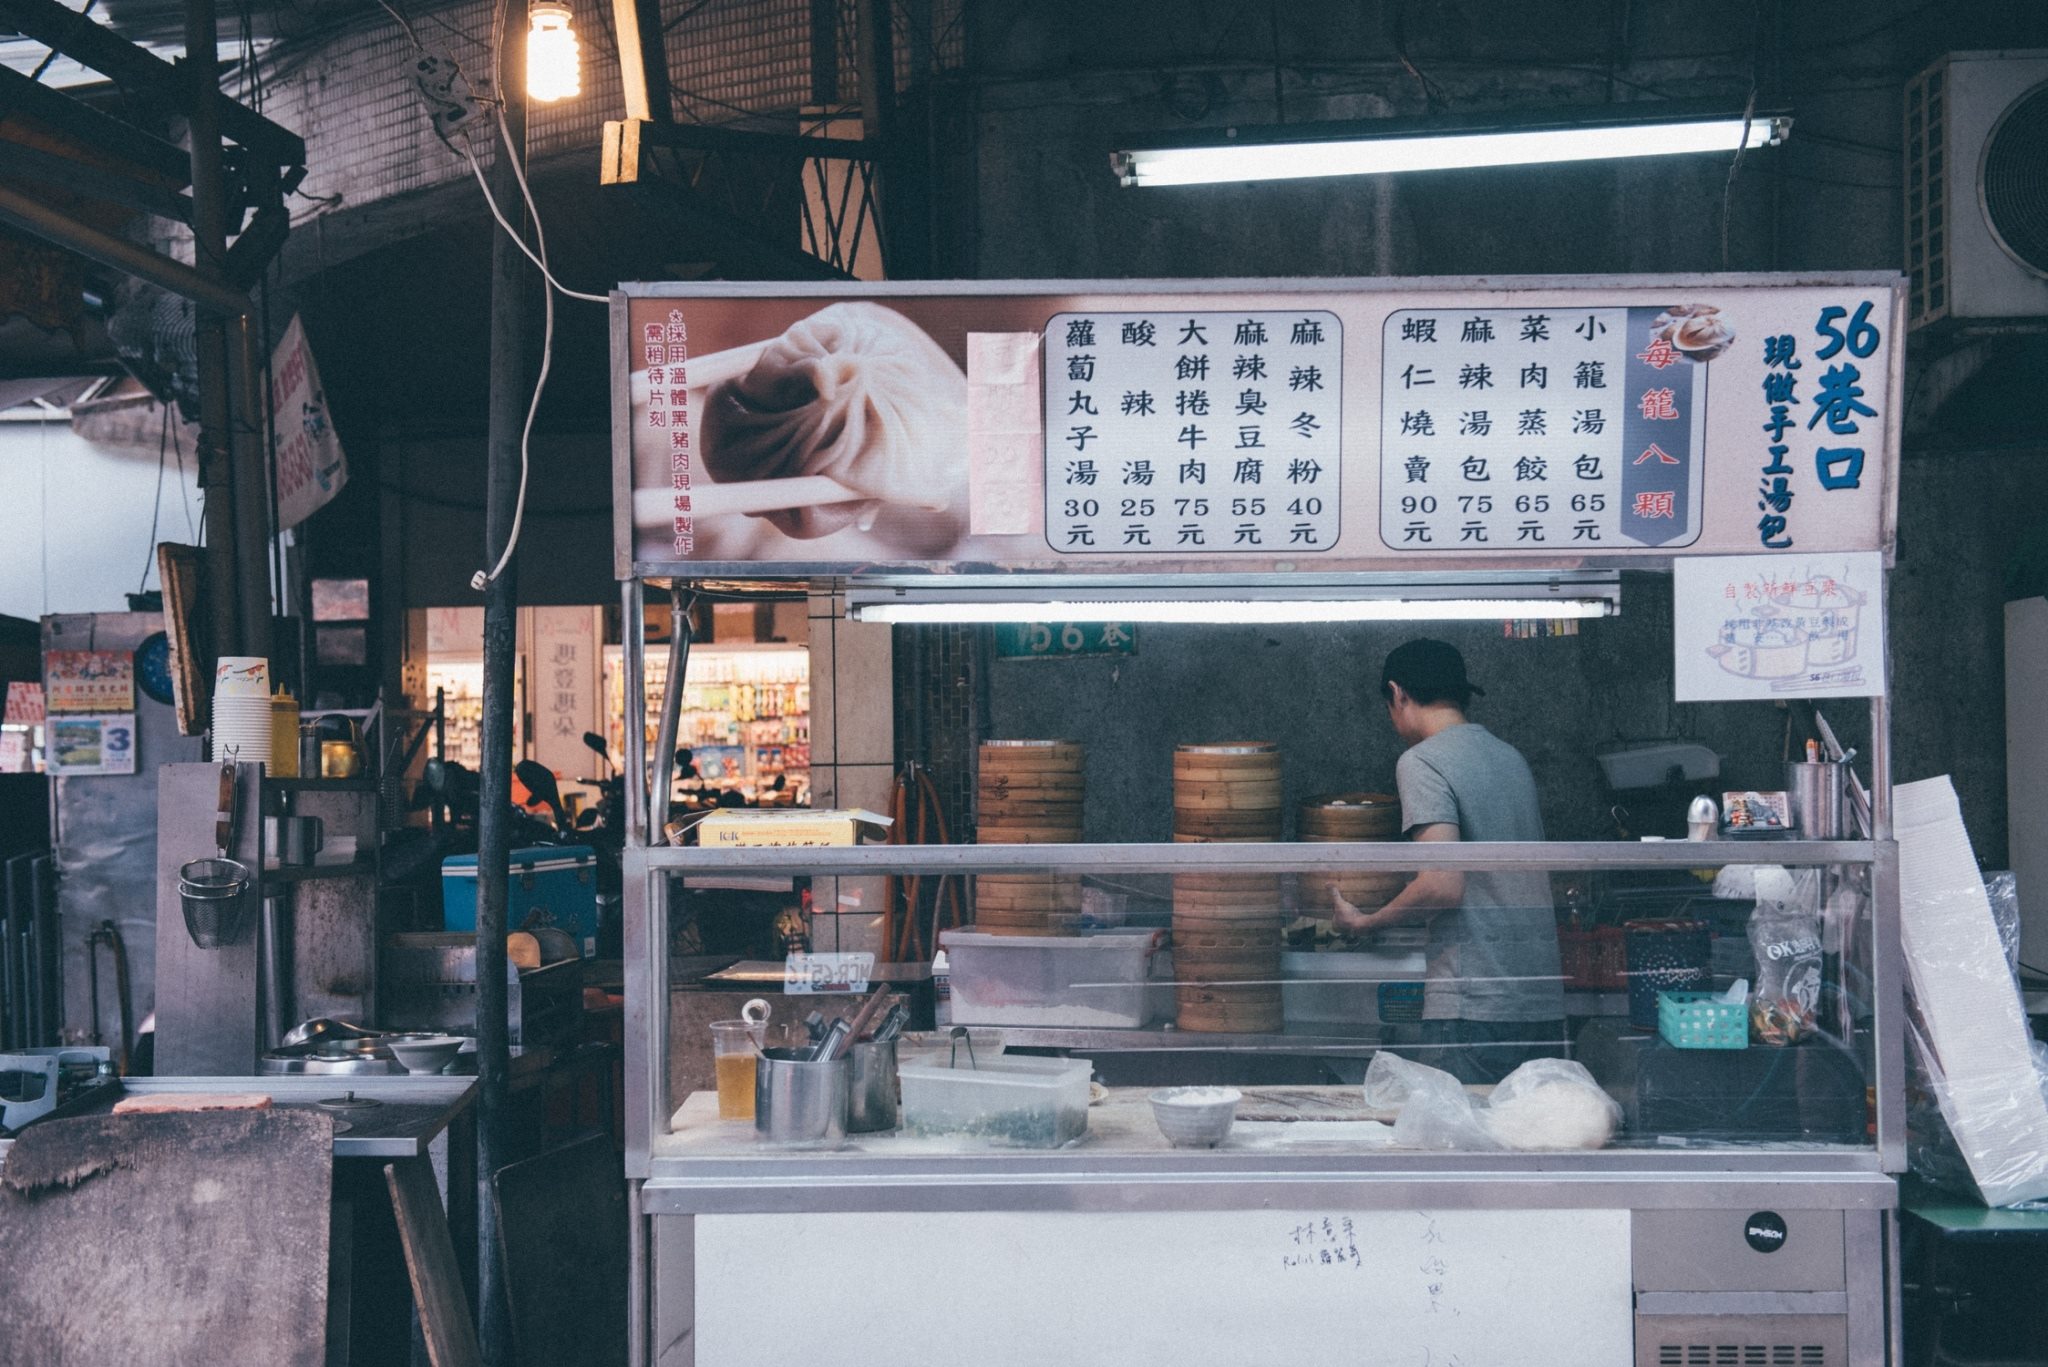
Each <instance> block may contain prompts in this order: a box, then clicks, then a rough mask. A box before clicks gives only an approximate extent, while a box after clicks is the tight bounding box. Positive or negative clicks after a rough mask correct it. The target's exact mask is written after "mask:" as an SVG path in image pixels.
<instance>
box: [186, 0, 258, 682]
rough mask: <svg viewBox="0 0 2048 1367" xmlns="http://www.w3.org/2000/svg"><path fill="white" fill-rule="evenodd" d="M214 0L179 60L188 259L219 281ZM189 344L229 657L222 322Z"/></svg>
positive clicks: (227, 422)
mask: <svg viewBox="0 0 2048 1367" xmlns="http://www.w3.org/2000/svg"><path fill="white" fill-rule="evenodd" d="M217 43H218V34H217V31H216V28H215V20H214V7H213V0H192V2H191V3H189V4H187V5H186V6H185V62H184V67H185V71H186V74H187V77H188V78H189V79H190V80H191V82H192V85H191V90H190V100H189V104H188V113H189V119H190V122H189V124H188V131H189V134H190V137H191V140H192V153H191V155H192V248H193V249H192V259H193V264H194V265H195V267H196V268H197V271H198V274H199V275H200V276H201V277H202V278H204V279H209V280H218V279H219V278H220V275H221V265H222V263H223V262H224V261H225V260H226V257H227V225H226V217H227V216H226V213H225V211H224V206H223V203H222V189H223V187H222V177H221V166H220V111H219V108H218V102H219V96H220V70H219V57H218V51H217V46H216V45H217ZM194 345H195V348H196V351H197V356H198V371H199V443H198V445H199V450H198V458H199V484H200V488H201V489H202V490H203V491H204V493H205V502H206V510H205V516H206V579H207V594H206V598H207V602H208V604H209V612H208V618H209V625H210V627H211V629H212V637H213V648H214V651H215V653H216V654H221V655H235V654H241V653H244V652H242V651H241V650H240V649H239V648H238V647H240V646H242V645H244V644H246V642H244V641H243V640H242V639H241V632H240V629H239V628H240V625H241V622H242V620H243V617H242V614H241V613H239V612H238V611H237V599H238V598H239V597H240V595H241V576H240V575H239V574H238V573H237V563H236V562H237V557H236V546H235V533H236V518H235V496H234V485H235V480H234V446H235V442H234V433H233V424H232V417H231V414H232V406H231V401H230V396H229V394H228V320H227V319H226V318H223V317H219V316H210V315H209V314H208V313H205V312H202V313H201V314H200V316H199V319H198V329H197V334H196V336H195V339H194Z"/></svg>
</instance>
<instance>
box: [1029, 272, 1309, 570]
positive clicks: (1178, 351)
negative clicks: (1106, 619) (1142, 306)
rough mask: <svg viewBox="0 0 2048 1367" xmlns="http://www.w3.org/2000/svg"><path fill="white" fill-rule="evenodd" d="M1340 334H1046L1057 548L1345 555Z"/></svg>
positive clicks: (1126, 322) (1110, 318) (1264, 320)
mask: <svg viewBox="0 0 2048 1367" xmlns="http://www.w3.org/2000/svg"><path fill="white" fill-rule="evenodd" d="M1343 340H1344V339H1343V325H1342V324H1341V323H1340V322H1339V321H1338V319H1337V316H1336V315H1335V314H1332V313H1327V312H1322V311H1319V310H1308V311H1300V312H1290V313H1272V312H1264V313H1221V312H1203V313H1186V312H1182V313H1062V314H1056V315H1054V316H1053V318H1052V320H1051V321H1050V322H1049V323H1047V324H1046V329H1045V499H1046V505H1045V536H1046V541H1047V543H1048V544H1049V545H1050V546H1051V547H1052V549H1054V550H1055V551H1059V552H1061V553H1063V554H1068V555H1084V554H1097V555H1100V554H1105V553H1108V554H1121V555H1137V554H1155V553H1158V554H1178V555H1202V556H1206V555H1217V554H1230V553H1240V554H1246V555H1266V556H1271V555H1275V554H1285V555H1298V554H1307V553H1311V552H1316V551H1325V550H1329V549H1330V548H1331V547H1333V546H1335V545H1336V544H1337V533H1338V504H1339V489H1340V472H1341V466H1342V442H1341V437H1340V431H1339V419H1340V417H1341V412H1342V404H1341V394H1340V381H1341V378H1342V375H1343Z"/></svg>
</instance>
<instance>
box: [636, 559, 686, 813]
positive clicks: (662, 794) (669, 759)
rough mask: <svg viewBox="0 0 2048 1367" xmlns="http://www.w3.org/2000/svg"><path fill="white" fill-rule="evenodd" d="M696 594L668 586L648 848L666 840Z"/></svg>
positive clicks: (674, 586) (681, 587) (677, 586)
mask: <svg viewBox="0 0 2048 1367" xmlns="http://www.w3.org/2000/svg"><path fill="white" fill-rule="evenodd" d="M696 601H697V595H696V594H694V593H687V592H685V591H684V589H683V586H682V585H681V584H680V583H676V584H671V585H669V589H668V603H669V617H668V623H669V625H668V678H667V679H666V680H665V681H664V682H663V685H662V690H661V720H660V721H659V722H658V723H657V724H656V729H655V739H654V790H653V795H652V803H651V805H650V807H649V809H648V810H649V811H650V813H651V816H650V817H649V819H648V838H647V843H648V844H650V845H661V844H665V843H667V841H668V809H669V795H670V793H672V792H673V791H674V789H675V782H676V728H677V727H678V726H679V725H680V724H681V721H682V710H683V676H684V675H686V674H688V673H689V671H690V637H691V635H692V629H691V625H690V612H691V608H692V606H693V605H694V604H695V603H696Z"/></svg>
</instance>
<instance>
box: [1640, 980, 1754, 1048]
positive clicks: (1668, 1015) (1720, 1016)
mask: <svg viewBox="0 0 2048 1367" xmlns="http://www.w3.org/2000/svg"><path fill="white" fill-rule="evenodd" d="M1657 1033H1658V1034H1660V1035H1662V1036H1663V1037H1664V1042H1665V1043H1666V1044H1668V1045H1670V1046H1671V1047H1672V1048H1674V1049H1747V1048H1748V1047H1749V1003H1748V1002H1724V1001H1722V1000H1721V995H1720V994H1719V993H1718V992H1659V993H1658V994H1657Z"/></svg>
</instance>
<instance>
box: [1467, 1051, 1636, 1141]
mask: <svg viewBox="0 0 2048 1367" xmlns="http://www.w3.org/2000/svg"><path fill="white" fill-rule="evenodd" d="M1478 1114H1479V1123H1480V1124H1481V1125H1482V1126H1483V1127H1484V1128H1485V1130H1486V1133H1487V1134H1488V1136H1490V1137H1491V1138H1492V1139H1493V1140H1494V1141H1495V1143H1497V1144H1498V1145H1499V1146H1500V1147H1502V1148H1509V1149H1598V1148H1604V1147H1605V1146H1606V1144H1607V1141H1608V1140H1610V1139H1612V1138H1614V1132H1615V1131H1616V1130H1617V1129H1619V1128H1620V1127H1621V1107H1620V1106H1619V1105H1617V1104H1616V1103H1615V1100H1614V1098H1613V1097H1611V1096H1609V1095H1607V1093H1606V1092H1605V1091H1604V1090H1603V1089H1602V1088H1601V1086H1600V1084H1599V1083H1597V1082H1595V1081H1594V1080H1593V1075H1592V1074H1591V1073H1589V1072H1587V1071H1586V1067H1585V1065H1584V1064H1582V1063H1574V1062H1572V1061H1571V1060H1570V1059H1562V1058H1538V1059H1531V1060H1529V1061H1528V1062H1527V1063H1525V1064H1523V1065H1522V1066H1521V1067H1519V1068H1517V1069H1515V1071H1513V1072H1512V1073H1509V1074H1508V1075H1507V1076H1506V1077H1504V1078H1502V1079H1501V1081H1500V1085H1499V1086H1498V1087H1495V1088H1494V1089H1493V1095H1492V1096H1491V1097H1489V1098H1487V1103H1486V1107H1485V1109H1483V1110H1481V1111H1480V1112H1479V1113H1478Z"/></svg>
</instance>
